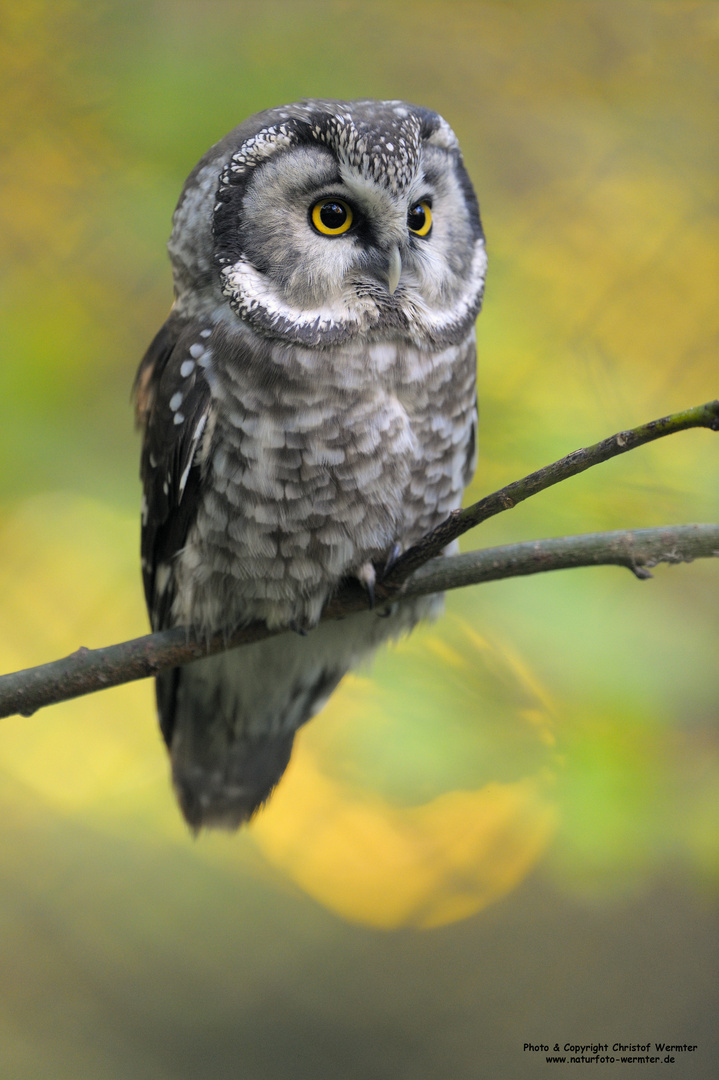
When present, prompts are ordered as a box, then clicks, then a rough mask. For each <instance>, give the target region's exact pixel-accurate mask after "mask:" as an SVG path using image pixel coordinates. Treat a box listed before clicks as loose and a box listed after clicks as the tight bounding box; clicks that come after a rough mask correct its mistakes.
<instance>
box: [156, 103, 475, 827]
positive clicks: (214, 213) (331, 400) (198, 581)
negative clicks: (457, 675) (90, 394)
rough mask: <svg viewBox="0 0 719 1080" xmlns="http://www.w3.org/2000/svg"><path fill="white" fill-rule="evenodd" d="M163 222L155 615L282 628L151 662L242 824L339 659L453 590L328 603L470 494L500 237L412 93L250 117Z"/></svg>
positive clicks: (193, 623) (197, 817)
mask: <svg viewBox="0 0 719 1080" xmlns="http://www.w3.org/2000/svg"><path fill="white" fill-rule="evenodd" d="M173 223H174V227H173V230H172V235H171V237H170V241H169V245H168V246H169V252H170V256H171V259H172V267H173V275H174V291H175V303H174V306H173V308H172V311H171V314H170V316H169V318H168V319H167V322H166V323H165V325H164V326H163V327H162V329H161V330H160V332H159V333H158V334H157V336H156V337H155V339H154V341H153V342H152V344H151V345H150V347H149V349H148V351H147V353H146V355H145V357H144V359H143V360H142V363H141V364H140V368H139V371H138V374H137V378H136V382H135V400H136V409H137V418H138V423H139V425H140V426H141V427H142V429H143V432H144V439H143V449H142V466H141V476H142V483H143V488H144V495H143V505H142V567H143V575H144V585H145V594H146V598H147V604H148V608H149V611H150V617H151V622H152V627H153V629H155V630H160V629H163V628H166V627H172V626H185V627H190V628H192V630H193V631H195V632H196V633H197V634H199V635H204V634H206V635H209V634H211V633H213V632H215V631H222V632H224V633H226V634H230V633H231V632H232V631H233V630H235V629H236V628H237V627H239V626H241V625H242V624H246V623H250V622H253V621H255V620H260V621H262V622H264V623H266V624H267V626H268V627H271V628H284V629H286V630H287V632H286V633H283V634H280V635H279V636H276V637H272V638H269V639H266V640H264V641H261V642H257V643H255V644H252V645H249V646H245V647H242V648H240V649H234V650H231V651H228V652H225V653H222V654H220V655H216V656H212V657H208V658H205V659H202V660H199V661H196V662H195V663H192V664H189V665H188V666H186V667H181V668H176V669H173V670H169V671H164V672H162V673H161V674H160V675H159V676H158V679H157V702H158V710H159V716H160V726H161V729H162V734H163V736H164V739H165V741H166V743H167V746H168V748H169V752H170V756H171V760H172V773H173V780H174V785H175V789H176V791H177V795H178V799H179V802H180V805H181V808H182V811H183V813H184V815H185V817H186V819H187V821H188V822H189V824H190V825H191V826H192V827H193V828H194V829H199V828H201V827H204V826H223V827H226V828H234V827H236V826H238V825H239V824H241V823H242V822H244V821H246V820H247V819H248V818H249V817H250V816H251V815H252V814H253V812H254V811H255V810H256V809H257V808H258V807H259V806H260V805H261V804H262V803H263V802H264V801H265V800H266V799H267V798H268V796H269V794H270V792H271V791H272V788H273V787H274V785H275V784H276V783H277V782H278V780H279V778H280V777H281V775H282V773H283V771H284V769H285V768H286V766H287V763H288V761H289V757H290V753H291V750H292V742H293V739H294V735H295V732H296V731H297V729H298V728H299V727H300V726H301V725H302V724H304V723H305V721H307V720H308V719H309V718H310V717H311V716H312V715H313V714H314V713H316V712H317V711H318V709H320V708H321V707H322V705H323V704H324V702H325V701H326V699H327V697H328V696H329V694H331V692H332V691H333V690H334V688H335V687H336V686H337V684H338V683H339V681H340V679H341V678H342V677H343V675H344V674H345V673H346V672H347V671H348V669H350V668H351V667H352V666H353V665H355V664H357V663H358V662H359V661H360V660H362V658H363V657H367V656H368V655H369V654H371V653H372V651H373V650H374V649H375V648H376V647H377V646H378V645H379V644H380V643H381V642H383V641H385V640H387V639H388V638H396V637H397V636H398V635H400V634H401V633H403V632H406V631H408V630H410V629H411V628H412V627H413V626H414V625H415V624H416V623H417V622H418V620H420V619H422V618H425V617H427V616H431V615H432V614H434V613H436V611H437V610H438V608H439V606H440V604H441V598H440V597H429V598H423V599H415V600H407V601H400V602H396V603H395V604H394V605H393V606H392V607H391V608H390V609H389V610H388V611H387V610H385V611H381V610H371V606H370V604H369V603H368V610H367V611H366V612H363V613H361V614H357V615H353V616H351V617H348V618H345V619H343V620H341V621H324V622H322V623H320V625H317V623H318V620H319V619H320V616H321V613H322V610H323V607H324V606H325V604H326V602H327V600H328V598H329V597H330V596H331V594H332V593H333V592H334V591H335V590H336V589H337V587H338V586H339V584H340V583H341V582H342V581H343V579H348V578H353V577H354V578H357V579H359V580H360V581H361V582H362V583H363V584H364V586H365V588H366V590H367V592H368V598H371V595H372V590H373V585H374V581H375V575H376V574H377V573H381V572H382V568H383V567H385V566H386V565H387V562H388V560H390V561H391V560H392V559H393V558H396V555H397V553H398V552H401V551H403V550H405V549H406V548H407V547H408V546H410V545H411V544H412V543H414V542H415V541H417V540H418V539H419V538H420V537H421V536H422V535H423V534H424V533H426V532H427V531H428V530H429V529H431V528H433V527H434V526H435V525H437V524H439V523H440V522H441V521H443V520H444V519H445V518H446V517H447V515H448V514H449V512H450V511H451V510H453V509H455V508H456V507H458V506H459V505H460V501H461V499H462V493H463V489H464V487H465V486H466V484H467V483H468V481H469V480H470V478H471V476H472V472H473V469H474V464H475V447H476V424H477V412H476V392H475V366H476V360H475V333H474V323H475V319H476V316H477V314H478V312H479V309H480V305H481V301H482V292H483V287H484V276H485V268H486V255H485V246H484V236H483V232H482V226H481V222H480V216H479V208H478V205H477V199H476V197H475V194H474V190H473V188H472V184H471V182H470V180H469V177H468V175H467V172H466V170H465V167H464V164H463V160H462V154H461V152H460V149H459V146H458V144H457V139H456V137H455V135H454V133H453V131H452V129H451V128H450V127H449V125H448V124H447V122H446V121H445V120H443V119H442V117H441V116H439V115H437V113H434V112H432V111H430V110H429V109H426V108H420V107H417V106H415V105H410V104H408V103H407V102H404V101H320V100H312V101H302V102H299V103H296V104H293V105H286V106H284V107H282V108H274V109H269V110H267V111H265V112H261V113H258V114H257V115H256V116H253V117H251V118H250V119H249V120H246V121H245V122H244V123H243V124H240V126H239V127H237V128H235V129H234V131H231V132H230V134H229V135H227V136H226V137H225V138H224V139H222V140H221V141H220V142H218V143H217V144H216V145H215V146H213V147H212V149H210V150H209V151H208V152H207V153H206V154H205V156H204V157H203V158H202V160H201V161H200V162H199V164H198V165H197V166H196V168H195V169H194V170H193V171H192V173H191V174H190V176H189V178H188V180H187V182H186V184H185V186H184V188H183V191H182V194H181V196H180V200H179V203H178V205H177V209H176V210H175V215H174V219H173ZM380 615H384V616H386V617H384V618H381V617H378V616H380Z"/></svg>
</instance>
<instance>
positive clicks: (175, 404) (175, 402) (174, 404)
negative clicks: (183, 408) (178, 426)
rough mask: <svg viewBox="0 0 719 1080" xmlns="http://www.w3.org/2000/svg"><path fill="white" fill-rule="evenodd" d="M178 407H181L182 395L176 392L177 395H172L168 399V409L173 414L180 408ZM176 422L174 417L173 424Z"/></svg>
mask: <svg viewBox="0 0 719 1080" xmlns="http://www.w3.org/2000/svg"><path fill="white" fill-rule="evenodd" d="M180 405H182V394H181V393H180V391H179V390H178V391H177V393H176V394H173V395H172V397H171V398H170V408H171V410H172V411H173V412H174V413H176V412H177V410H178V409H179V408H180ZM177 422H178V421H177V417H175V423H177Z"/></svg>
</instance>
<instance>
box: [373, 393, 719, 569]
mask: <svg viewBox="0 0 719 1080" xmlns="http://www.w3.org/2000/svg"><path fill="white" fill-rule="evenodd" d="M695 427H705V428H709V430H710V431H719V400H717V401H708V402H706V404H704V405H696V406H695V407H694V408H693V409H685V410H684V411H683V412H678V413H672V414H671V415H670V416H663V417H661V419H659V420H652V421H650V422H649V423H648V424H642V425H640V426H639V427H636V428H631V429H630V430H629V431H619V432H617V434H616V435H610V437H609V438H608V439H602V441H601V442H598V443H595V444H594V446H588V447H585V448H583V449H581V450H575V451H574V453H573V454H568V455H567V456H566V457H563V458H560V459H559V461H555V462H553V463H552V464H551V465H545V466H544V468H543V469H538V470H537V472H533V473H530V474H529V476H525V477H524V478H523V479H522V480H515V481H514V483H513V484H508V485H507V486H506V487H503V488H500V490H499V491H495V492H494V494H492V495H487V496H486V498H484V499H480V500H479V502H476V503H474V504H473V505H472V506H468V507H467V508H466V509H465V510H455V511H453V513H451V514H450V515H449V517H448V518H447V520H446V521H443V522H442V524H441V525H438V526H437V528H436V529H433V530H432V531H431V532H428V533H427V535H426V536H423V537H422V539H421V540H420V541H419V542H418V543H416V544H415V545H414V546H413V547H411V548H409V550H408V551H405V552H404V554H403V555H400V557H399V559H398V560H397V562H396V563H395V564H394V566H393V567H392V569H391V571H390V572H389V574H387V575H386V577H385V579H384V581H383V584H384V585H392V584H396V583H397V582H398V581H404V580H405V579H406V578H407V577H408V576H409V575H410V574H411V573H412V571H413V570H416V569H417V567H419V566H422V565H423V563H425V562H427V560H428V559H431V558H433V557H434V556H435V555H439V554H440V552H441V551H442V550H443V549H444V548H445V547H446V546H447V544H450V543H451V542H452V541H453V540H456V539H457V538H458V537H459V536H462V534H463V533H466V532H468V531H469V530H470V529H473V528H474V527H475V526H476V525H480V524H481V523H482V522H483V521H487V519H488V518H491V517H494V516H495V515H496V514H501V513H502V512H503V511H505V510H511V509H512V508H513V507H514V506H516V505H517V503H520V502H524V500H525V499H529V498H530V497H531V496H532V495H537V494H538V493H539V492H540V491H544V490H545V489H546V488H549V487H552V486H553V485H554V484H559V483H560V482H561V481H562V480H568V479H569V477H570V476H576V475H577V474H578V473H581V472H584V471H585V469H591V468H592V466H594V465H600V464H601V463H602V462H603V461H609V459H610V458H613V457H618V456H619V454H626V453H627V451H628V450H634V449H636V447H637V446H644V444H645V443H648V442H654V440H655V439H662V438H663V437H664V436H665V435H674V434H675V433H676V432H677V431H688V430H689V428H695Z"/></svg>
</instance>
